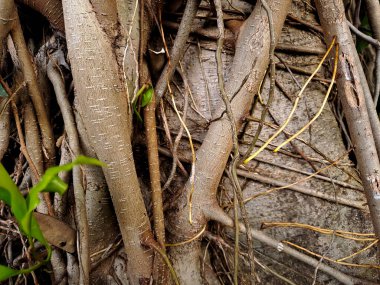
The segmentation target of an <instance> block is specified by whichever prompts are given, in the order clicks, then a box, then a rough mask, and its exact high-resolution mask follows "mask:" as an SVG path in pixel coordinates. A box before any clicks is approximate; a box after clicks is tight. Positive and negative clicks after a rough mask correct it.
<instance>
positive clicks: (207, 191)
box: [168, 0, 291, 284]
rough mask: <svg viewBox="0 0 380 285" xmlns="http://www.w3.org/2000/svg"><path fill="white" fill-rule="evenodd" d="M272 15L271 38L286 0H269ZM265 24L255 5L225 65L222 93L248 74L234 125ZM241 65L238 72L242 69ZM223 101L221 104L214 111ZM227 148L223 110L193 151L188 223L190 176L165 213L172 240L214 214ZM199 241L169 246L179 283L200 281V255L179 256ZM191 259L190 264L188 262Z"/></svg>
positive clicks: (264, 45)
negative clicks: (228, 65) (174, 205)
mask: <svg viewBox="0 0 380 285" xmlns="http://www.w3.org/2000/svg"><path fill="white" fill-rule="evenodd" d="M268 4H269V5H270V7H271V9H272V11H273V19H274V29H275V38H276V39H278V38H279V35H280V33H281V28H282V26H283V23H284V21H285V17H286V14H287V12H288V9H289V7H290V4H291V1H290V0H286V1H268ZM269 37H270V35H269V27H268V18H267V14H266V12H265V10H264V9H263V8H262V7H261V6H260V5H257V7H256V8H255V9H254V11H253V12H252V14H251V15H250V16H249V18H248V19H247V20H246V21H245V23H244V24H243V26H242V29H241V32H240V35H239V38H238V40H237V44H236V51H235V57H234V61H233V64H232V67H231V70H230V78H229V80H228V81H227V82H226V93H227V94H228V95H229V96H232V94H234V93H235V92H236V91H238V90H239V88H240V85H241V84H242V82H243V80H244V79H245V77H246V76H247V75H249V78H248V80H247V83H246V84H245V85H244V86H243V87H242V88H241V90H240V91H239V92H238V94H237V95H236V96H235V98H234V99H233V100H232V102H231V106H232V111H233V114H234V117H235V123H236V126H237V128H238V129H239V128H240V127H241V125H242V122H243V119H244V116H246V115H248V112H249V109H250V106H251V103H252V100H253V97H254V95H255V94H256V93H257V91H258V88H259V85H260V82H261V81H262V78H263V77H264V75H265V71H266V68H267V66H268V63H269V45H270V39H269ZM242 71H243V72H242ZM223 110H224V107H223V106H222V105H221V107H220V112H218V114H216V115H215V117H218V116H219V115H220V114H221V111H223ZM231 150H232V131H231V124H230V122H229V121H228V119H227V118H226V116H223V118H222V119H220V120H217V121H215V122H213V123H211V125H210V127H209V130H208V132H207V135H206V137H205V139H204V141H203V143H202V146H201V147H200V149H198V151H197V154H196V156H197V160H196V165H195V171H196V174H195V175H196V176H195V185H194V194H193V201H192V205H193V210H192V211H193V217H192V218H193V224H192V225H191V224H190V223H189V220H188V217H189V204H188V203H187V199H188V195H189V193H190V192H191V188H192V187H191V182H190V181H188V182H187V184H186V186H185V189H184V190H185V191H183V193H184V194H183V195H182V196H181V198H180V199H179V200H180V201H179V206H178V208H177V209H176V211H174V212H173V213H171V216H170V217H169V224H168V229H169V231H170V233H171V234H172V237H173V239H174V241H176V242H178V241H183V240H187V239H189V238H191V237H193V236H194V235H195V234H197V233H198V232H199V231H200V230H201V229H202V227H203V226H204V225H205V224H206V223H207V221H208V220H209V219H213V217H214V213H215V211H214V210H215V209H216V208H217V207H219V206H218V205H217V201H216V191H217V187H218V185H219V182H220V178H221V176H222V174H223V172H224V169H225V166H226V163H227V160H228V157H229V154H230V152H231ZM199 250H200V244H199V242H192V243H190V244H188V245H186V246H185V247H174V248H173V249H172V250H171V256H172V257H173V265H174V266H175V268H176V270H177V271H178V272H179V276H180V279H181V280H180V281H181V284H192V283H191V281H190V280H194V279H195V280H197V282H202V281H201V280H202V279H201V277H200V276H199V275H197V272H200V271H199V259H197V258H189V259H186V260H185V259H183V258H181V256H190V255H194V252H199ZM189 263H190V264H189Z"/></svg>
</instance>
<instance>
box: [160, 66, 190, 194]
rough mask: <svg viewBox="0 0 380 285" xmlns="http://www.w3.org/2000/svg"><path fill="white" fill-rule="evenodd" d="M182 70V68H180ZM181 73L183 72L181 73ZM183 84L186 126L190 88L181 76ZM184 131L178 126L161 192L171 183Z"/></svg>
mask: <svg viewBox="0 0 380 285" xmlns="http://www.w3.org/2000/svg"><path fill="white" fill-rule="evenodd" d="M181 68H182V66H181ZM182 72H183V71H182ZM182 75H183V74H182ZM182 78H183V82H184V85H185V95H184V97H185V100H184V107H183V115H182V121H183V122H184V123H185V124H186V117H187V109H188V104H189V92H190V87H189V85H188V82H187V79H186V78H185V77H184V76H182ZM183 131H184V126H183V124H180V128H179V131H178V134H177V136H176V138H175V140H174V144H173V149H172V154H173V163H172V168H171V170H170V174H169V178H168V179H167V180H166V182H165V185H164V187H163V188H162V191H165V190H166V189H168V188H169V186H170V184H171V182H172V181H173V178H174V175H175V172H176V169H177V163H178V162H177V161H178V154H177V149H178V146H179V143H180V141H181V138H182V135H183Z"/></svg>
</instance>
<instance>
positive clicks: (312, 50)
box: [276, 44, 326, 55]
mask: <svg viewBox="0 0 380 285" xmlns="http://www.w3.org/2000/svg"><path fill="white" fill-rule="evenodd" d="M276 51H282V52H290V53H301V54H311V55H323V54H325V52H326V50H325V49H323V48H318V47H302V46H296V45H291V44H277V45H276Z"/></svg>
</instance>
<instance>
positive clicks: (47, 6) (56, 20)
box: [16, 0, 65, 32]
mask: <svg viewBox="0 0 380 285" xmlns="http://www.w3.org/2000/svg"><path fill="white" fill-rule="evenodd" d="M16 1H17V2H19V3H22V4H24V5H27V6H29V7H30V8H32V9H33V10H36V11H37V12H39V13H41V14H42V15H43V16H45V17H46V19H47V20H48V21H49V22H50V24H51V25H52V26H53V27H54V28H56V29H58V30H59V31H61V32H65V24H64V22H63V12H62V1H60V0H16Z"/></svg>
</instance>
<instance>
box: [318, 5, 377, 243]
mask: <svg viewBox="0 0 380 285" xmlns="http://www.w3.org/2000/svg"><path fill="white" fill-rule="evenodd" d="M316 6H317V10H318V14H319V18H320V20H321V23H322V26H323V28H324V32H325V37H326V41H327V42H330V41H331V39H332V37H333V36H336V37H337V42H338V43H339V45H340V47H341V48H340V54H339V67H338V68H339V70H340V72H341V74H342V75H341V76H339V77H338V78H337V86H338V94H339V95H340V99H341V101H342V105H343V111H344V114H345V116H346V119H347V122H348V127H349V130H350V134H351V138H352V141H353V143H354V146H355V154H356V158H357V162H358V168H359V171H360V175H361V178H362V181H363V186H364V191H365V194H366V198H367V201H368V206H369V209H370V213H371V218H372V223H373V226H374V228H375V233H376V236H377V237H380V174H379V173H380V164H379V157H378V153H377V150H376V146H375V141H374V137H373V133H372V131H371V123H370V119H369V116H368V112H367V105H366V99H365V96H364V91H363V87H362V82H361V80H362V79H361V77H360V73H359V69H358V67H357V66H358V65H360V62H358V60H357V53H356V50H355V45H354V43H353V40H352V37H351V34H350V30H349V27H348V25H347V22H346V17H345V13H344V7H343V3H342V2H341V1H327V0H318V1H316Z"/></svg>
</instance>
